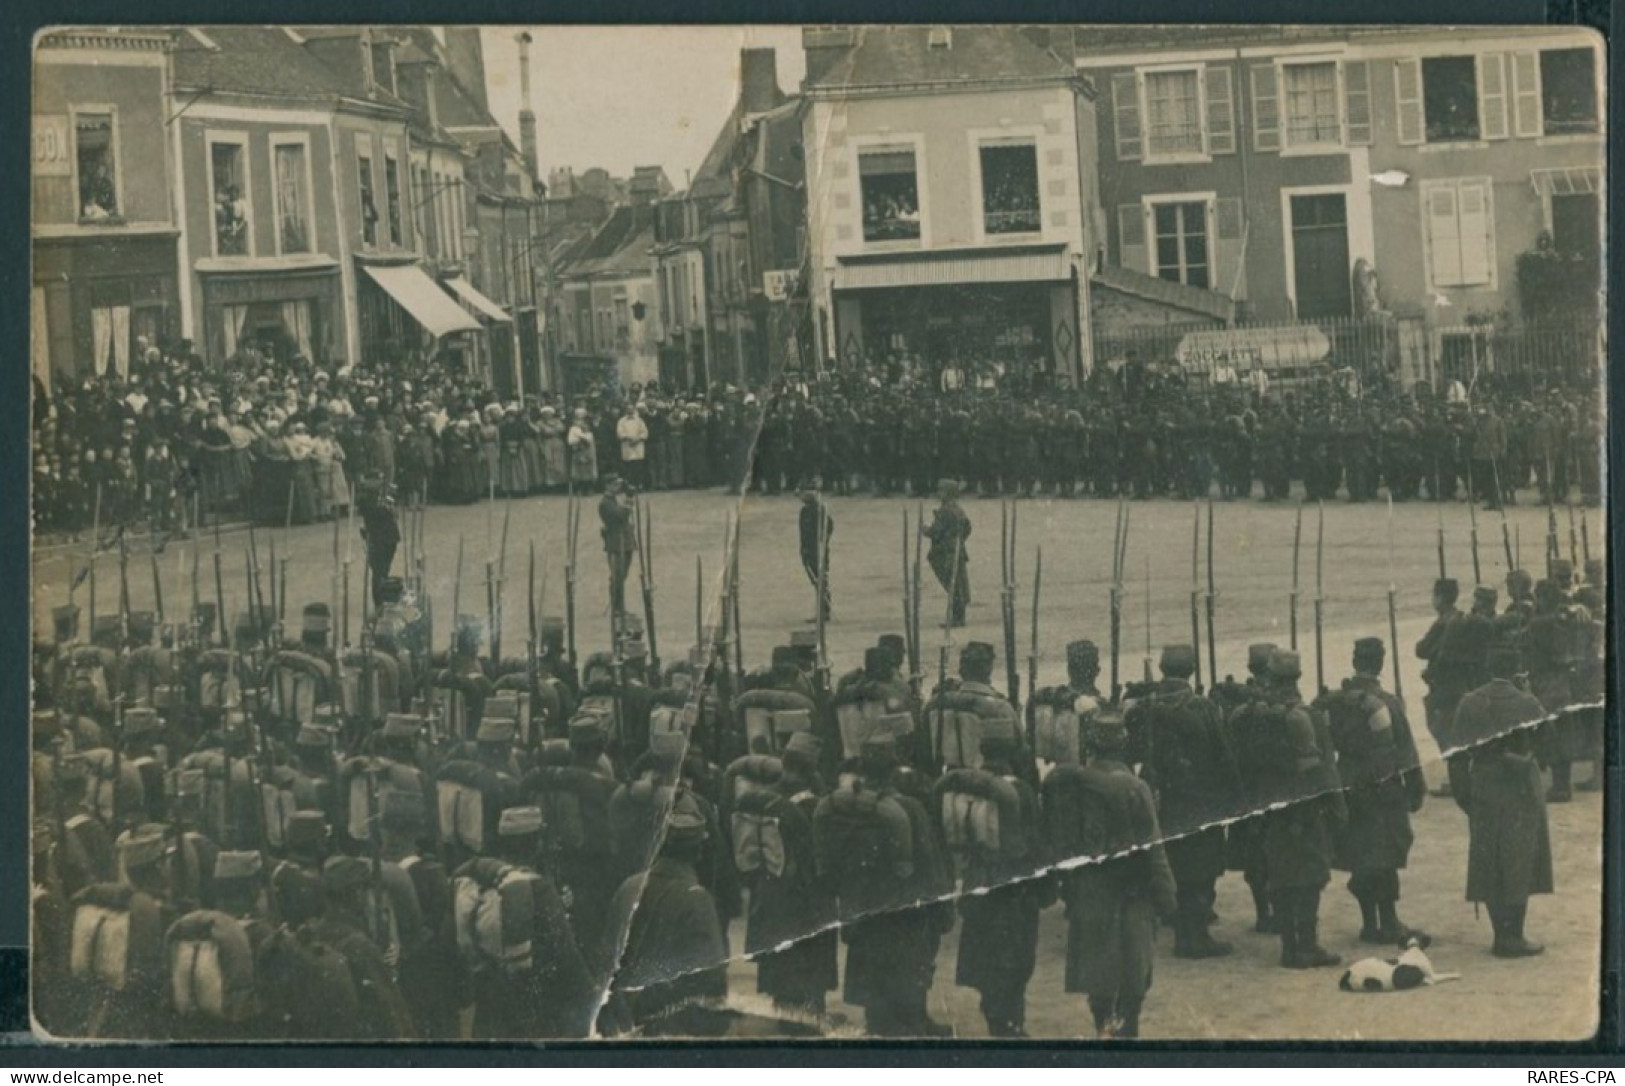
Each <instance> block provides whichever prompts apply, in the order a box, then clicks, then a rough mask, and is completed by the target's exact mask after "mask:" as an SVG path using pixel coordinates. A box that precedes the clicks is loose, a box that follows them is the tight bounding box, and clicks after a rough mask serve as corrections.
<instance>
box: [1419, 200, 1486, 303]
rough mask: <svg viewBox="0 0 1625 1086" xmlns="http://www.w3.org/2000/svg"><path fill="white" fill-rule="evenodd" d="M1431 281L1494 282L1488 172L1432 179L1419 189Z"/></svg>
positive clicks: (1437, 283) (1456, 283)
mask: <svg viewBox="0 0 1625 1086" xmlns="http://www.w3.org/2000/svg"><path fill="white" fill-rule="evenodd" d="M1422 205H1423V211H1424V213H1425V218H1426V221H1427V245H1428V254H1429V265H1430V268H1431V272H1432V275H1431V280H1432V285H1433V286H1435V287H1478V286H1489V287H1493V286H1494V285H1495V207H1494V196H1493V192H1492V190H1491V188H1490V182H1489V180H1488V179H1487V178H1473V179H1470V180H1453V181H1436V182H1430V183H1429V184H1427V185H1426V186H1424V187H1423V189H1422Z"/></svg>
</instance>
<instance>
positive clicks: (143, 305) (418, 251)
mask: <svg viewBox="0 0 1625 1086" xmlns="http://www.w3.org/2000/svg"><path fill="white" fill-rule="evenodd" d="M525 44H526V43H522V44H521V50H522V53H521V56H522V58H523V57H524V52H523V50H524V48H525ZM520 74H521V78H522V79H523V80H524V81H526V82H528V79H529V72H528V58H526V59H522V63H521V73H520ZM33 111H34V125H33V127H34V131H33V147H32V151H33V154H32V188H33V224H34V230H33V233H34V256H33V322H32V327H33V332H34V350H33V355H34V371H35V373H36V375H37V376H39V377H40V378H41V379H42V380H44V381H46V382H49V381H51V380H52V379H54V378H56V377H57V376H59V375H63V374H69V375H72V374H84V373H86V372H89V371H94V372H96V373H106V372H108V371H109V370H112V371H114V372H121V373H122V372H127V370H128V367H129V364H130V361H131V358H132V357H133V356H134V355H136V354H137V353H139V352H141V351H144V350H147V349H152V348H156V347H157V346H158V345H159V344H165V345H168V344H173V343H176V342H178V341H180V340H183V339H184V340H190V341H191V344H192V349H193V350H195V351H197V352H198V353H199V354H201V355H202V356H203V357H204V358H206V359H208V360H210V361H213V362H219V363H228V364H229V363H230V361H231V360H233V359H235V358H238V357H240V356H242V355H244V354H246V353H247V352H249V351H255V352H259V353H261V354H262V355H269V356H271V357H274V358H277V359H279V360H291V359H292V358H294V357H295V356H302V357H303V358H305V359H308V360H310V361H312V362H314V363H317V364H319V365H323V366H331V367H343V366H344V365H346V364H348V363H349V362H352V361H367V362H374V361H384V362H392V361H401V362H407V361H410V360H414V359H427V358H433V357H438V358H442V359H446V360H449V361H451V362H452V363H453V364H456V365H461V366H466V367H470V368H473V369H476V370H479V371H483V372H486V373H488V374H489V375H490V377H491V379H492V380H493V381H494V382H496V383H497V384H498V385H499V386H500V387H503V388H505V389H506V390H510V391H514V392H517V391H519V390H520V389H523V388H526V387H528V388H531V389H535V388H537V387H539V386H540V385H541V384H542V383H543V375H542V359H541V355H540V351H539V342H540V337H539V335H538V331H539V326H540V321H539V319H538V306H537V297H536V293H535V283H536V275H535V273H534V252H533V244H532V243H533V238H534V236H535V233H536V229H537V216H538V202H539V196H540V193H541V186H540V185H538V183H537V181H536V146H535V118H534V116H533V115H530V114H529V113H528V112H526V113H522V114H521V116H520V130H521V135H522V139H521V142H522V146H515V144H514V141H513V140H512V139H511V138H510V137H509V136H507V135H506V134H505V132H504V131H503V129H502V127H501V126H500V125H499V124H498V123H497V122H496V120H495V119H494V118H493V117H492V115H491V112H490V109H489V107H488V104H487V101H486V82H485V71H484V62H483V51H482V48H481V43H480V36H479V31H478V30H477V29H473V28H448V29H444V30H438V29H430V28H428V27H392V28H390V29H388V30H387V31H382V30H375V29H371V28H364V27H337V28H302V29H291V28H280V27H261V26H219V27H190V28H186V29H182V30H159V29H151V30H128V29H120V30H95V29H85V30H69V31H57V32H52V33H49V34H47V35H45V36H43V37H42V38H41V39H40V41H39V43H38V47H37V49H36V52H35V78H34V106H33Z"/></svg>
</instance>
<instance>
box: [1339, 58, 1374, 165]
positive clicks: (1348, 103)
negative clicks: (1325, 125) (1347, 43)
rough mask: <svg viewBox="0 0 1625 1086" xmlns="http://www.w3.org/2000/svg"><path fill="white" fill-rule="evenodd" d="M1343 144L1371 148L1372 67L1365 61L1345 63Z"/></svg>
mask: <svg viewBox="0 0 1625 1086" xmlns="http://www.w3.org/2000/svg"><path fill="white" fill-rule="evenodd" d="M1343 142H1344V143H1346V144H1348V145H1349V146H1350V147H1369V146H1371V65H1370V64H1369V63H1367V62H1366V61H1363V60H1348V61H1344V62H1343Z"/></svg>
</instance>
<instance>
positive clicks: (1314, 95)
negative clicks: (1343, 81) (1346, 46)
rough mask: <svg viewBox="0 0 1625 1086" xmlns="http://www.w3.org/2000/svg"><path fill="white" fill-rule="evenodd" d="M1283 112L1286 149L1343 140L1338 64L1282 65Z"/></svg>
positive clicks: (1323, 144)
mask: <svg viewBox="0 0 1625 1086" xmlns="http://www.w3.org/2000/svg"><path fill="white" fill-rule="evenodd" d="M1281 100H1282V106H1283V108H1282V110H1281V113H1282V115H1283V116H1284V117H1285V119H1286V141H1285V143H1286V146H1288V147H1326V146H1336V145H1337V142H1338V141H1339V140H1340V139H1341V138H1342V135H1343V132H1342V127H1341V125H1340V123H1339V118H1338V115H1337V64H1336V62H1335V61H1330V60H1327V61H1316V62H1314V63H1310V64H1283V65H1282V66H1281Z"/></svg>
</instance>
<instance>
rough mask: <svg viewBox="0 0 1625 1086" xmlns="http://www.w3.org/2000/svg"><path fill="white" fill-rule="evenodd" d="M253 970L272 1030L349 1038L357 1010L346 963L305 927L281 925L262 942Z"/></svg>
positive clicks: (290, 1034)
mask: <svg viewBox="0 0 1625 1086" xmlns="http://www.w3.org/2000/svg"><path fill="white" fill-rule="evenodd" d="M259 966H260V967H259V969H258V970H257V972H256V974H255V980H256V981H257V983H258V986H259V991H260V997H261V998H262V999H263V1000H264V1002H265V1005H266V1007H267V1008H268V1010H269V1012H270V1013H269V1017H270V1019H271V1023H270V1025H271V1028H272V1032H274V1034H275V1035H276V1036H279V1037H291V1038H298V1039H301V1040H302V1039H305V1038H311V1039H324V1038H331V1039H346V1040H349V1039H353V1038H350V1037H349V1036H348V1033H349V1031H350V1030H351V1029H352V1028H353V1024H354V1023H355V1021H356V1018H357V1015H358V1014H359V1011H360V1000H359V998H358V997H357V994H356V987H355V979H354V978H353V977H352V976H351V974H350V963H349V962H348V961H347V960H346V959H345V957H344V955H342V954H340V953H339V952H338V951H337V950H335V949H334V948H333V947H332V946H330V945H329V944H328V943H326V942H325V941H323V940H321V939H318V938H316V937H315V936H314V935H312V934H311V933H310V931H309V929H308V928H300V929H298V930H294V929H290V928H286V927H284V928H280V929H278V930H277V931H275V932H274V933H272V934H271V936H270V937H269V938H268V939H266V941H265V945H264V947H262V948H261V953H260V960H259Z"/></svg>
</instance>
